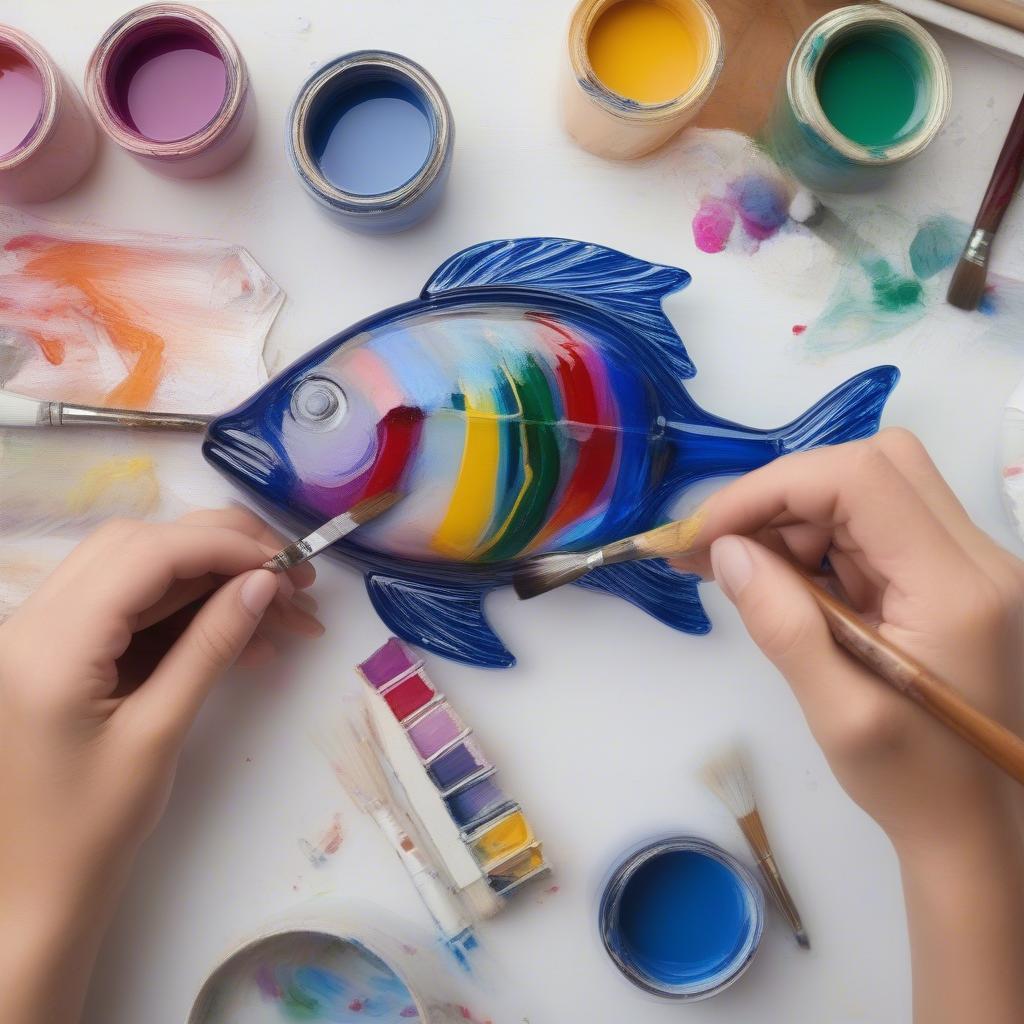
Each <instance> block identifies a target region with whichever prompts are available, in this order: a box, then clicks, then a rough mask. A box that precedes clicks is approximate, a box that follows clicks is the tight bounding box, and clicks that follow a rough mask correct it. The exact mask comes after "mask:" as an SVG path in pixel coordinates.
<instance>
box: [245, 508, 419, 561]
mask: <svg viewBox="0 0 1024 1024" xmlns="http://www.w3.org/2000/svg"><path fill="white" fill-rule="evenodd" d="M401 497H402V495H401V494H398V493H397V492H396V491H383V492H382V493H380V494H375V495H374V496H373V497H372V498H364V499H363V500H362V501H360V502H359V503H358V504H356V505H353V506H352V508H350V509H349V510H348V511H347V512H342V513H341V515H340V516H335V517H334V518H333V519H328V520H327V522H326V523H324V524H323V526H318V527H317V528H316V529H315V530H314V531H313V532H312V533H309V534H307V535H306V536H305V537H302V538H300V539H299V540H297V541H295V542H294V543H292V544H289V545H288V547H286V548H284V549H283V550H281V551H279V552H278V553H277V554H276V555H274V557H273V558H270V559H268V560H267V561H266V562H264V563H263V565H262V566H260V568H261V569H269V570H270V571H271V572H287V571H288V570H289V569H294V568H295V566H297V565H301V564H302V563H303V562H306V561H308V560H309V559H310V558H312V557H313V556H314V555H319V554H320V552H321V551H324V550H325V549H326V548H329V547H330V546H331V545H332V544H333V543H334V542H335V541H338V540H341V538H342V537H347V536H348V534H350V533H351V532H352V531H353V530H358V529H359V527H360V526H363V525H364V524H365V523H368V522H369V521H370V520H371V519H376V518H377V516H379V515H383V513H385V512H387V510H388V509H389V508H391V506H392V505H394V504H395V502H397V501H398V500H399V499H400V498H401Z"/></svg>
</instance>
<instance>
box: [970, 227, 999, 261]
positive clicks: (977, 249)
mask: <svg viewBox="0 0 1024 1024" xmlns="http://www.w3.org/2000/svg"><path fill="white" fill-rule="evenodd" d="M993 238H995V233H994V232H992V231H986V230H985V229H984V228H975V229H974V231H973V232H972V233H971V237H970V239H969V240H968V242H967V247H966V248H965V249H964V255H963V259H965V260H967V262H968V263H973V264H974V265H975V266H976V267H984V266H987V264H988V252H989V247H990V246H991V245H992V239H993Z"/></svg>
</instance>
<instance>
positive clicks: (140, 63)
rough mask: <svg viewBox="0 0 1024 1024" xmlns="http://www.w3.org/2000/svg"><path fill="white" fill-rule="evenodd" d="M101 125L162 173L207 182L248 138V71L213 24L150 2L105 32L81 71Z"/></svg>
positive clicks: (188, 10) (251, 106)
mask: <svg viewBox="0 0 1024 1024" xmlns="http://www.w3.org/2000/svg"><path fill="white" fill-rule="evenodd" d="M85 84H86V93H87V95H88V97H89V104H90V106H91V107H92V110H93V113H94V114H95V116H96V120H97V121H98V122H99V125H100V127H101V128H102V129H103V131H104V132H106V133H107V135H108V136H110V138H111V139H113V140H114V142H116V143H117V144H118V145H119V146H120V147H121V148H122V149H125V150H127V151H128V152H129V153H131V154H132V155H133V156H135V157H137V158H138V159H139V160H140V161H142V162H143V163H145V164H147V165H148V166H149V167H151V168H153V169H154V170H156V171H159V172H160V173H162V174H166V175H168V176H170V177H175V178H205V177H208V176H209V175H211V174H216V173H217V172H218V171H222V170H224V168H226V167H228V166H229V165H230V164H232V163H234V162H235V161H236V160H237V159H238V158H239V157H240V156H241V155H242V153H243V152H244V151H245V149H246V147H247V146H248V145H249V143H250V141H251V140H252V135H253V131H254V129H255V127H256V108H255V102H254V100H253V96H252V89H251V87H250V84H249V72H248V70H247V69H246V66H245V61H244V60H243V59H242V55H241V53H240V52H239V50H238V47H237V46H236V45H235V42H234V40H233V39H232V38H231V36H229V35H228V33H227V32H226V31H225V29H224V27H223V26H222V25H221V24H220V23H219V22H218V21H216V20H214V19H213V18H211V17H210V15H208V14H206V13H205V12H204V11H200V10H198V9H197V8H195V7H188V6H186V5H184V4H149V5H148V6H146V7H139V8H138V9H137V10H134V11H130V12H129V13H128V14H126V15H124V17H122V18H120V19H119V20H118V21H116V22H115V23H114V24H113V25H111V27H110V28H109V29H108V30H107V31H106V32H105V33H104V35H103V38H102V39H101V40H100V42H99V45H98V46H97V47H96V49H95V50H93V52H92V56H91V57H90V58H89V64H88V67H87V69H86V73H85Z"/></svg>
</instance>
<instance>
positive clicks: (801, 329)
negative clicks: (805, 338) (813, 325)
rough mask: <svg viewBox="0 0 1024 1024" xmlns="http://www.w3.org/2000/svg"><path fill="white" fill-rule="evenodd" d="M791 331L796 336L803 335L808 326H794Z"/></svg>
mask: <svg viewBox="0 0 1024 1024" xmlns="http://www.w3.org/2000/svg"><path fill="white" fill-rule="evenodd" d="M791 330H792V331H793V333H794V334H796V335H800V334H803V333H804V331H806V330H807V324H793V326H792V328H791Z"/></svg>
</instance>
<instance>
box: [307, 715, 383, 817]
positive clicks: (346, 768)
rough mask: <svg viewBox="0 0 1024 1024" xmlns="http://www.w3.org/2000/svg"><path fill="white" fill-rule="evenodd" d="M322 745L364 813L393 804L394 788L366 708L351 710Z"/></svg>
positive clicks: (339, 777) (324, 737) (323, 738)
mask: <svg viewBox="0 0 1024 1024" xmlns="http://www.w3.org/2000/svg"><path fill="white" fill-rule="evenodd" d="M319 746H320V749H321V750H322V751H323V752H324V755H325V756H326V757H327V759H328V761H330V763H331V767H332V768H333V769H334V774H335V775H336V776H337V778H338V781H339V782H340V783H341V785H342V787H343V788H344V789H345V791H346V792H347V793H348V795H349V796H350V797H351V798H352V799H353V800H354V801H355V802H356V803H357V804H358V805H359V806H360V807H361V808H362V809H363V810H365V811H370V810H371V809H372V808H374V807H380V806H385V807H390V806H391V805H392V803H393V800H392V794H391V786H390V784H389V783H388V779H387V775H386V774H385V773H384V768H383V766H382V765H381V760H380V754H379V753H378V749H377V744H376V742H375V741H374V739H373V736H372V732H371V729H370V726H369V723H368V722H367V717H366V714H365V711H364V709H362V708H361V707H360V708H358V709H357V708H350V709H348V710H347V712H346V714H345V717H344V718H343V719H342V721H341V722H340V723H339V725H338V727H337V729H336V730H335V731H334V732H333V733H330V734H328V735H325V736H323V737H321V738H320V740H319Z"/></svg>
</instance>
